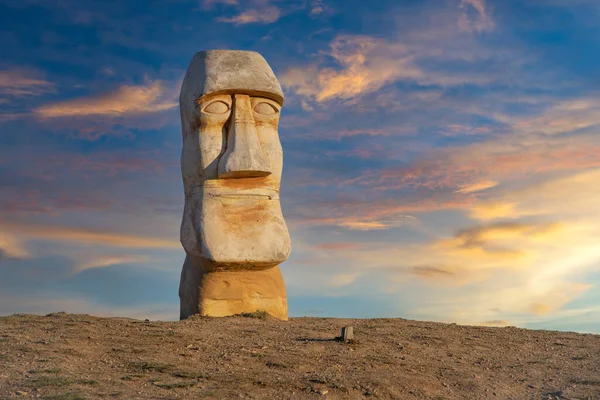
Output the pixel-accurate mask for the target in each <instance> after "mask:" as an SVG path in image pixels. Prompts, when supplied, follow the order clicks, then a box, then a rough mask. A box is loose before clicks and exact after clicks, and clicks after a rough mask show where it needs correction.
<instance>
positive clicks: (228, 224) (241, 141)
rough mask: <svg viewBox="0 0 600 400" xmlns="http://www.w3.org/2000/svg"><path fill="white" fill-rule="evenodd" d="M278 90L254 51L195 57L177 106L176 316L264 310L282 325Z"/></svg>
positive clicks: (285, 240) (285, 249)
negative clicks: (181, 202) (181, 258)
mask: <svg viewBox="0 0 600 400" xmlns="http://www.w3.org/2000/svg"><path fill="white" fill-rule="evenodd" d="M282 105H283V92H282V91H281V86H280V85H279V82H278V81H277V78H276V77H275V74H273V71H272V70H271V67H269V64H267V62H266V60H265V59H264V58H263V57H262V56H261V55H260V54H258V53H256V52H252V51H238V50H209V51H201V52H198V53H196V54H195V55H194V57H193V58H192V61H191V62H190V65H189V67H188V69H187V72H186V74H185V78H184V80H183V83H182V85H181V93H180V96H179V106H180V111H181V128H182V129H181V130H182V135H183V150H182V152H181V173H182V176H183V186H184V188H185V208H184V211H183V220H182V222H181V244H182V245H183V248H184V249H185V252H186V258H185V262H184V264H183V270H182V272H181V282H180V285H179V298H180V302H181V303H180V304H181V308H180V318H181V319H185V318H187V317H189V316H191V315H193V314H200V315H205V316H227V315H233V314H239V313H243V312H252V311H257V310H264V311H266V312H268V313H269V314H270V315H272V316H274V317H276V318H279V319H282V320H287V318H288V315H287V297H286V292H285V285H284V283H283V277H282V276H281V271H280V270H279V266H278V265H279V264H280V263H281V262H283V261H285V260H287V258H288V257H289V254H290V237H289V233H288V229H287V226H286V224H285V221H284V219H283V215H282V213H281V205H280V202H279V186H280V182H281V170H282V167H283V152H282V149H281V142H280V141H279V134H278V124H279V112H280V110H281V106H282Z"/></svg>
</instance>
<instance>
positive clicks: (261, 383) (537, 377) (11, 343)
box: [0, 313, 600, 400]
mask: <svg viewBox="0 0 600 400" xmlns="http://www.w3.org/2000/svg"><path fill="white" fill-rule="evenodd" d="M256 317H260V315H255V316H254V317H229V318H199V317H193V318H190V319H188V320H186V321H182V322H159V321H139V320H134V319H126V318H97V317H93V316H89V315H72V314H64V313H57V314H50V315H47V316H36V315H13V316H9V317H2V318H0V398H1V399H5V398H6V399H9V398H31V397H36V398H42V399H99V398H116V399H140V398H144V399H176V398H177V399H181V398H185V399H363V398H372V399H437V400H442V399H600V336H598V335H589V334H577V333H568V332H555V331H535V330H526V329H517V328H514V327H507V328H489V327H472V326H460V325H455V324H449V325H448V324H440V323H432V322H417V321H409V320H404V319H360V320H350V319H329V318H327V319H325V318H292V319H291V320H290V321H288V322H282V321H277V320H272V319H262V318H256ZM344 325H352V326H353V327H354V337H355V340H354V341H352V342H349V343H345V342H341V341H339V340H336V339H335V338H336V336H338V335H339V333H340V329H341V327H342V326H344Z"/></svg>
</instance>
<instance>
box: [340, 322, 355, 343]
mask: <svg viewBox="0 0 600 400" xmlns="http://www.w3.org/2000/svg"><path fill="white" fill-rule="evenodd" d="M353 339H354V327H352V326H344V327H343V328H342V341H344V342H347V341H348V340H353Z"/></svg>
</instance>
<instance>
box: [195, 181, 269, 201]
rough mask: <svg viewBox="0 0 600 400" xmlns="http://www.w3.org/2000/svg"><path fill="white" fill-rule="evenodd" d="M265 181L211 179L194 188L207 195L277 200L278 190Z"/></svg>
mask: <svg viewBox="0 0 600 400" xmlns="http://www.w3.org/2000/svg"><path fill="white" fill-rule="evenodd" d="M233 181H235V182H233ZM265 183H266V182H264V180H255V179H249V178H240V179H212V180H207V181H205V182H204V184H203V185H202V186H198V187H196V190H197V191H201V192H202V193H203V195H204V196H208V197H218V198H229V199H252V198H255V199H267V200H279V191H278V190H276V189H275V188H273V187H271V186H268V185H265Z"/></svg>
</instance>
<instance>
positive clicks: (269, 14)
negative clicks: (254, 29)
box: [217, 6, 281, 25]
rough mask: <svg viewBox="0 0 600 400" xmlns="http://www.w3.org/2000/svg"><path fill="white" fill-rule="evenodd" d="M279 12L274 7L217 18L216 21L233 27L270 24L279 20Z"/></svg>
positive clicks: (277, 8)
mask: <svg viewBox="0 0 600 400" xmlns="http://www.w3.org/2000/svg"><path fill="white" fill-rule="evenodd" d="M280 16H281V10H280V9H279V7H276V6H268V7H263V8H259V9H251V10H246V11H243V12H241V13H239V14H237V15H234V16H233V17H219V18H217V21H220V22H227V23H230V24H234V25H245V24H271V23H273V22H275V21H277V20H278V19H279V17H280Z"/></svg>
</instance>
